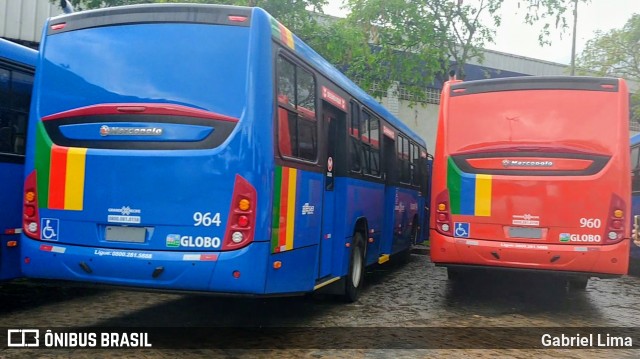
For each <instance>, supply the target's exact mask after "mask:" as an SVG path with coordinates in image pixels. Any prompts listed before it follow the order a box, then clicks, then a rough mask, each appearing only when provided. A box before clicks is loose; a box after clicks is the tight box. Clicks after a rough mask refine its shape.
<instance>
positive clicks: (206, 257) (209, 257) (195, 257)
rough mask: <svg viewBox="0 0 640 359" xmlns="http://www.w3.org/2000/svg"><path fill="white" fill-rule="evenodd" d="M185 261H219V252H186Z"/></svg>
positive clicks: (183, 258)
mask: <svg viewBox="0 0 640 359" xmlns="http://www.w3.org/2000/svg"><path fill="white" fill-rule="evenodd" d="M182 260H183V261H217V260H218V255H217V254H184V255H183V256H182Z"/></svg>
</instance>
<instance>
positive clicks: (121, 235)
mask: <svg viewBox="0 0 640 359" xmlns="http://www.w3.org/2000/svg"><path fill="white" fill-rule="evenodd" d="M146 234H147V230H146V229H145V228H140V227H122V226H107V227H106V230H105V239H106V240H107V241H111V242H131V243H144V239H145V235H146Z"/></svg>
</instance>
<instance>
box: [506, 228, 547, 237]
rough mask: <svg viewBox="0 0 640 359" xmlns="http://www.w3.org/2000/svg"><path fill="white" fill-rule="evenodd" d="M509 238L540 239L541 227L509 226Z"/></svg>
mask: <svg viewBox="0 0 640 359" xmlns="http://www.w3.org/2000/svg"><path fill="white" fill-rule="evenodd" d="M509 237H510V238H529V239H541V238H542V229H541V228H524V227H509Z"/></svg>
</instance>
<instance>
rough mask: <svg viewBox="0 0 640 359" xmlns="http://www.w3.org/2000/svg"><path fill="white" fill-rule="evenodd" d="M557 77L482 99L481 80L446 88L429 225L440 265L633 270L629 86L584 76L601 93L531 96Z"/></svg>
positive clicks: (518, 83) (546, 91)
mask: <svg viewBox="0 0 640 359" xmlns="http://www.w3.org/2000/svg"><path fill="white" fill-rule="evenodd" d="M557 79H558V78H551V77H550V78H541V79H538V78H533V79H531V78H520V79H509V80H502V81H504V83H505V84H507V83H509V85H512V86H515V87H518V88H517V89H513V88H512V89H508V90H496V91H489V90H487V91H485V92H477V93H476V92H473V90H474V89H475V85H476V83H477V84H479V83H480V82H470V83H454V84H447V86H445V88H444V89H443V99H442V102H441V112H440V117H439V126H438V141H437V147H436V157H435V161H434V179H433V189H434V190H433V195H432V209H433V210H432V214H431V223H430V226H431V231H430V236H431V238H432V243H431V245H432V250H431V256H432V259H433V261H434V262H436V263H440V264H444V265H446V264H447V263H449V264H454V263H458V264H475V265H486V266H502V267H513V268H540V269H554V270H561V271H562V270H564V271H583V272H596V273H605V274H606V273H610V274H624V273H626V268H627V264H628V260H626V259H625V258H624V256H622V255H621V254H620V253H621V252H623V251H625V250H628V246H629V241H628V240H627V238H629V233H630V232H629V227H628V226H626V225H625V222H626V220H625V219H624V218H622V217H615V216H614V213H615V212H616V210H620V211H621V216H627V214H629V213H630V203H629V201H628V200H626V197H625V193H626V192H627V191H628V189H629V187H630V186H629V181H628V179H627V178H626V177H622V176H620V173H626V166H627V164H628V162H629V159H628V151H622V148H621V146H620V145H619V143H620V142H623V140H624V139H625V138H628V125H627V122H626V116H627V109H628V103H627V101H628V99H627V96H626V94H627V90H626V85H625V83H624V81H622V80H620V81H619V84H618V83H617V82H616V85H611V83H613V82H614V81H618V80H611V79H605V81H606V83H607V85H606V87H603V88H600V87H598V83H597V81H598V80H596V79H593V80H589V79H586V80H585V79H583V78H579V79H578V80H575V81H577V82H578V83H580V81H584V82H588V81H591V82H593V84H592V85H593V88H590V89H589V90H585V89H583V88H575V89H571V85H569V86H567V87H566V88H562V89H554V88H553V86H554V85H548V86H549V87H544V86H542V87H540V88H533V87H532V88H527V86H528V85H530V84H533V85H532V86H537V85H536V84H538V81H540V83H543V85H544V81H548V82H549V83H552V82H553V81H556V82H557V81H562V78H560V80H557ZM528 81H529V82H528ZM571 81H574V80H572V79H571V78H567V80H566V83H569V84H570V83H571ZM484 83H486V86H487V88H489V86H499V85H498V84H500V82H498V81H493V82H492V81H484V82H483V84H484ZM490 84H491V85H490ZM609 86H612V87H609ZM613 86H615V89H616V91H610V89H611V88H613ZM467 87H468V88H467ZM478 87H480V86H479V85H478ZM466 90H471V91H470V93H469V94H464V92H465V91H466ZM540 104H544V106H541V105H540ZM604 119H613V121H610V122H611V124H609V123H608V122H604V121H605V120H604ZM476 124H481V126H482V127H483V128H480V127H476V126H478V125H476ZM487 129H490V130H487ZM443 205H444V207H447V208H446V210H442V211H439V210H438V206H443ZM444 207H443V208H444ZM439 218H440V221H439V222H438V219H439ZM444 223H446V224H447V226H450V228H451V229H450V232H449V233H450V234H448V235H447V234H446V233H445V232H446V231H444V232H443V231H442V228H443V227H442V224H444ZM445 228H446V226H445ZM565 247H566V248H565ZM598 248H599V249H598Z"/></svg>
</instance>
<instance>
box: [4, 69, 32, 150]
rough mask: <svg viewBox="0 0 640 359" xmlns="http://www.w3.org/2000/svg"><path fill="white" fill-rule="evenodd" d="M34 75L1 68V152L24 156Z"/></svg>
mask: <svg viewBox="0 0 640 359" xmlns="http://www.w3.org/2000/svg"><path fill="white" fill-rule="evenodd" d="M32 88H33V75H31V74H28V73H24V72H21V71H18V70H9V69H2V68H0V152H3V153H10V154H16V155H24V150H25V148H24V144H25V137H26V133H27V118H28V114H29V104H30V102H31V89H32Z"/></svg>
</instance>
